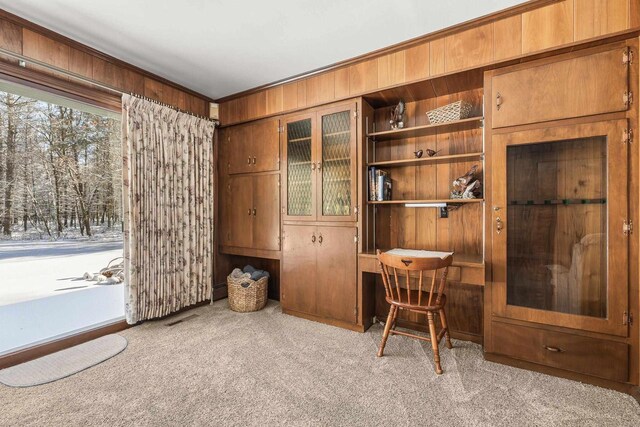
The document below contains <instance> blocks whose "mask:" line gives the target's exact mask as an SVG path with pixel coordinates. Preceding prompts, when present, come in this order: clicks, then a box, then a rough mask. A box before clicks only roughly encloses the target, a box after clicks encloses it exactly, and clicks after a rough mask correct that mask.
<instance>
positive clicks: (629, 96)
mask: <svg viewBox="0 0 640 427" xmlns="http://www.w3.org/2000/svg"><path fill="white" fill-rule="evenodd" d="M622 102H623V103H624V105H625V106H626V107H628V106H630V105H631V104H633V92H631V91H629V92H625V93H623V94H622Z"/></svg>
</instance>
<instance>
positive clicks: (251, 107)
mask: <svg viewBox="0 0 640 427" xmlns="http://www.w3.org/2000/svg"><path fill="white" fill-rule="evenodd" d="M266 112H267V93H266V92H265V91H260V92H256V93H252V94H251V95H248V96H247V114H248V115H249V117H260V116H264V115H265V114H266Z"/></svg>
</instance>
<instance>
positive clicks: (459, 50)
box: [444, 23, 493, 72]
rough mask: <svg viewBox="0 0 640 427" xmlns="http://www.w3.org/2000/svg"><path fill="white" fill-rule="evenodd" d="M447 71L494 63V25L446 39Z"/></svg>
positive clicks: (483, 26)
mask: <svg viewBox="0 0 640 427" xmlns="http://www.w3.org/2000/svg"><path fill="white" fill-rule="evenodd" d="M444 52H445V61H444V63H445V71H446V72H450V71H456V70H462V69H464V68H471V67H476V66H479V65H482V64H487V63H489V62H491V61H493V24H491V23H489V24H486V25H482V26H480V27H476V28H471V29H469V30H466V31H462V32H460V33H456V34H452V35H450V36H447V37H445V39H444Z"/></svg>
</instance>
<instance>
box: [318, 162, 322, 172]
mask: <svg viewBox="0 0 640 427" xmlns="http://www.w3.org/2000/svg"><path fill="white" fill-rule="evenodd" d="M321 169H322V162H318V170H321Z"/></svg>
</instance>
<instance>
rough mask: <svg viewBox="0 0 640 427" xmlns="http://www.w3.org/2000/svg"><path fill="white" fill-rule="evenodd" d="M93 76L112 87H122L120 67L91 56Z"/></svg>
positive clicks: (122, 78)
mask: <svg viewBox="0 0 640 427" xmlns="http://www.w3.org/2000/svg"><path fill="white" fill-rule="evenodd" d="M93 78H94V79H95V80H98V81H101V82H103V83H106V84H107V85H109V86H113V87H118V88H121V87H124V75H123V72H122V68H120V67H118V66H117V65H115V64H112V63H111V62H107V61H105V60H104V59H100V58H96V57H94V58H93Z"/></svg>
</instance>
